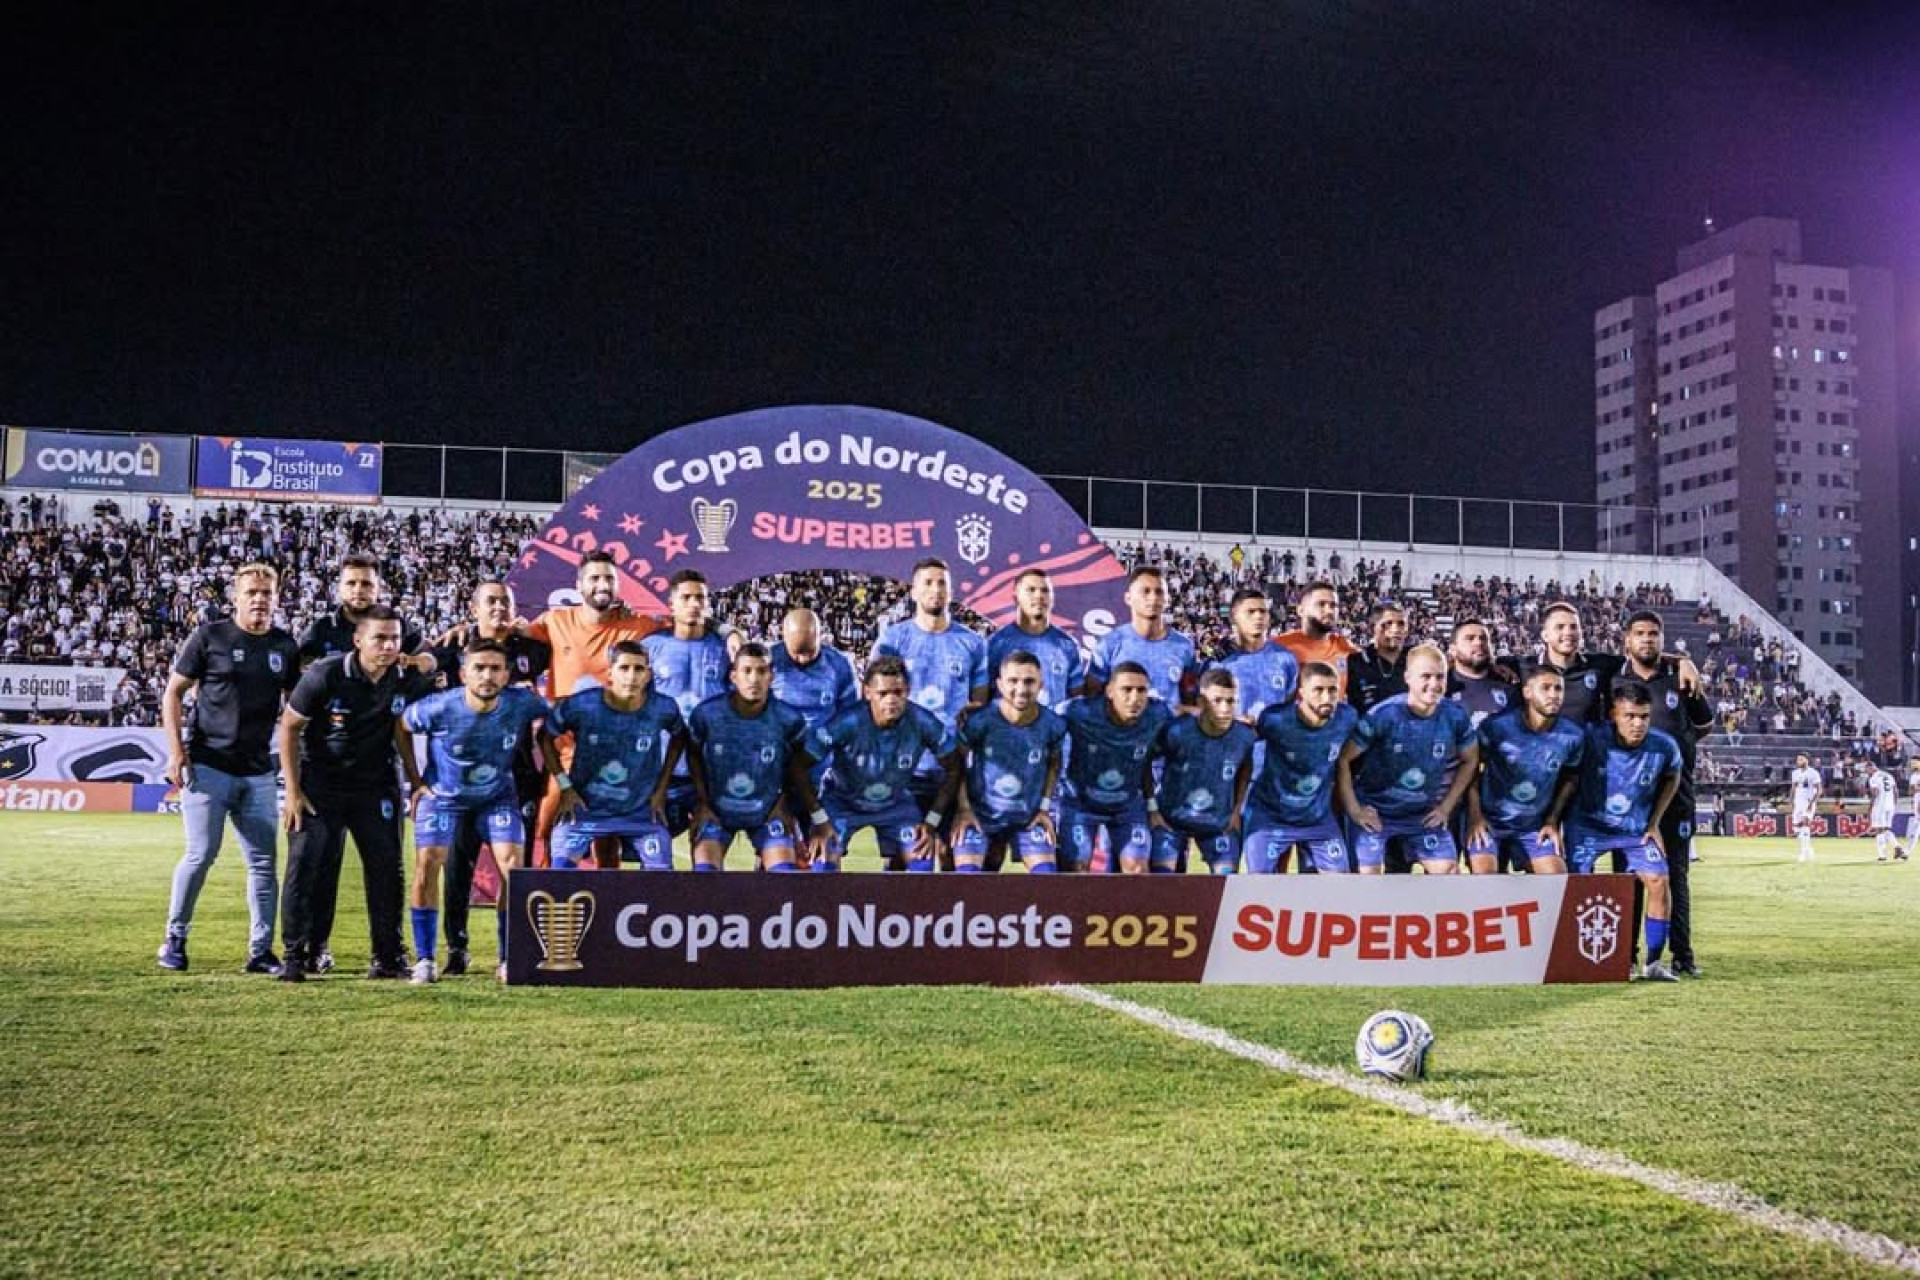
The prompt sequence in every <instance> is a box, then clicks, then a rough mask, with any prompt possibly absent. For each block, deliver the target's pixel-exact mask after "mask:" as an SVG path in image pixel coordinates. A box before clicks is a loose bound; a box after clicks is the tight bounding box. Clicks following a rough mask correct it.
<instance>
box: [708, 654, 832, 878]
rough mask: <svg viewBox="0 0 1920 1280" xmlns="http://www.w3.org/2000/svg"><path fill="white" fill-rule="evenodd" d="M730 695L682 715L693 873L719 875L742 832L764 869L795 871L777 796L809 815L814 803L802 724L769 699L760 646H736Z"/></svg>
mask: <svg viewBox="0 0 1920 1280" xmlns="http://www.w3.org/2000/svg"><path fill="white" fill-rule="evenodd" d="M732 684H733V692H731V693H723V694H721V695H720V696H718V697H716V698H709V699H707V700H706V701H705V702H703V703H701V704H700V705H699V706H698V707H696V708H694V712H693V714H692V715H691V716H689V717H687V743H688V751H687V758H688V761H689V762H690V764H691V766H692V775H693V793H694V811H693V869H694V870H695V871H701V872H712V871H720V870H723V869H724V868H725V866H726V858H727V846H728V845H730V844H732V843H733V838H734V836H736V835H738V834H740V833H741V832H743V831H744V832H746V834H747V839H748V841H749V842H750V843H751V844H752V845H753V849H754V853H755V855H756V856H757V857H758V859H759V862H760V868H761V870H763V871H798V870H799V869H800V868H799V865H798V863H797V862H796V861H795V859H796V858H797V857H798V854H797V853H796V852H795V850H796V848H797V843H796V841H795V839H794V824H793V819H792V818H791V817H790V816H789V815H788V814H787V810H786V803H785V801H784V799H783V798H782V796H783V792H791V793H792V794H795V795H798V796H799V797H801V802H802V803H803V804H805V805H806V806H807V808H808V809H809V810H810V811H812V812H815V813H818V812H819V801H818V800H817V799H815V797H814V793H813V783H812V782H811V781H809V780H808V778H807V769H806V752H805V749H804V748H805V744H806V737H807V722H806V720H805V719H804V718H803V717H802V716H801V714H800V713H799V712H798V711H795V710H794V709H793V708H792V707H789V706H788V705H786V704H785V703H784V702H776V701H775V700H774V699H773V697H772V691H773V667H772V663H771V661H770V655H769V654H768V652H767V647H766V646H765V645H763V644H759V643H757V642H756V643H749V644H743V645H741V646H740V651H739V652H738V653H736V654H734V655H733V672H732Z"/></svg>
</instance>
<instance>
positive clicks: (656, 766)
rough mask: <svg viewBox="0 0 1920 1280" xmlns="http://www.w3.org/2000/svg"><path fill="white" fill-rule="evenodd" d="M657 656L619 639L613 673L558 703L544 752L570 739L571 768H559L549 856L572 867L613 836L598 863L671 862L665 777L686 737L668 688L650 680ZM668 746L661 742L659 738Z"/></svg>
mask: <svg viewBox="0 0 1920 1280" xmlns="http://www.w3.org/2000/svg"><path fill="white" fill-rule="evenodd" d="M652 680H653V659H652V658H651V657H650V656H649V655H648V653H647V650H646V646H645V645H644V644H642V643H641V642H640V641H638V640H616V641H614V642H613V651H612V652H611V653H610V654H608V655H607V683H606V684H605V686H603V687H601V688H598V689H582V690H580V692H578V693H576V694H573V695H572V696H570V697H566V698H562V699H560V701H558V702H556V703H555V704H554V705H553V710H552V712H551V713H550V714H549V715H548V716H547V720H546V726H545V729H544V731H543V736H542V738H541V755H542V756H543V757H544V758H546V759H548V760H555V761H557V760H559V758H560V750H559V748H558V746H557V744H556V743H555V742H554V739H556V738H562V737H564V738H567V739H569V743H570V750H569V751H568V753H567V754H568V756H569V758H570V759H571V760H572V761H573V763H572V765H571V766H570V768H569V769H566V770H562V771H560V772H559V773H558V774H557V775H556V776H555V778H554V785H555V786H557V787H559V788H560V816H559V820H558V821H557V822H555V823H554V827H553V837H552V844H551V850H552V857H553V865H554V866H555V867H558V868H560V869H561V870H572V869H574V868H576V867H578V866H579V865H580V861H581V859H582V858H584V857H586V856H587V854H589V853H592V852H593V851H594V847H595V843H596V842H600V843H601V844H603V845H605V844H613V845H615V846H616V848H614V849H613V850H611V851H609V852H608V853H607V854H606V856H605V857H601V856H599V855H596V856H595V859H594V865H596V866H598V867H600V868H602V869H604V870H609V871H617V870H619V868H620V862H621V858H622V856H623V855H624V856H625V857H626V858H627V859H629V860H634V861H638V862H639V864H640V866H641V867H642V868H643V869H645V870H647V871H671V870H673V835H672V833H671V832H669V831H668V830H667V818H666V805H667V782H668V779H669V778H670V777H671V769H672V766H673V761H674V760H675V758H677V757H678V756H679V755H680V753H681V752H682V751H683V750H685V747H686V727H685V722H684V721H683V720H682V719H681V716H680V708H679V707H678V706H677V705H675V703H674V701H673V699H672V698H669V697H667V696H666V695H665V694H664V693H661V692H659V691H658V690H656V689H654V688H652V687H651V686H652ZM663 740H664V741H665V743H666V746H665V748H664V754H663V749H662V747H661V743H662V741H663Z"/></svg>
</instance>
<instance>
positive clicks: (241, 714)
mask: <svg viewBox="0 0 1920 1280" xmlns="http://www.w3.org/2000/svg"><path fill="white" fill-rule="evenodd" d="M227 593H228V595H229V597H230V598H231V599H232V601H233V616H232V617H231V618H227V619H224V620H222V621H219V622H209V623H207V624H206V625H204V626H200V627H196V628H194V630H193V632H192V633H191V634H189V635H188V636H187V639H186V642H185V643H184V644H182V645H181V646H180V651H179V653H178V654H177V655H175V657H174V660H173V671H172V673H171V674H170V675H169V676H168V677H167V688H166V692H165V693H164V694H163V695H162V696H161V701H160V723H161V725H162V727H163V732H164V733H165V734H166V738H167V781H168V782H170V783H172V784H173V785H174V786H176V787H178V788H180V817H181V821H182V825H183V826H184V827H185V828H186V834H187V847H186V852H185V853H184V854H183V855H182V857H181V859H180V863H179V865H178V866H176V867H175V868H174V869H173V896H172V899H171V901H170V902H169V903H168V904H167V932H166V937H165V939H164V940H163V941H162V942H161V944H160V954H159V962H160V967H161V968H163V969H185V968H186V967H187V931H188V930H189V929H191V928H192V927H193V908H194V905H195V904H196V903H197V902H198V901H199V900H200V890H201V888H202V887H203V886H205V884H206V882H207V873H208V872H209V871H211V870H212V869H213V860H214V859H215V858H217V857H218V856H219V855H220V840H221V837H222V835H224V834H225V832H226V827H227V823H228V822H229V821H231V822H232V823H233V830H234V834H235V835H237V836H238V837H239V838H240V851H241V853H242V854H243V855H244V856H245V858H246V860H247V916H248V919H249V922H250V936H249V939H248V945H247V963H246V972H248V973H276V972H278V971H279V967H280V960H279V957H277V956H275V955H274V954H273V923H274V906H275V900H276V898H277V897H278V895H279V892H280V889H279V884H278V882H277V881H276V880H275V877H274V863H275V859H276V858H277V856H278V853H279V821H278V816H279V815H278V813H277V811H276V806H277V803H278V801H277V798H276V796H275V780H274V768H273V756H272V752H271V743H272V738H273V722H274V718H275V717H276V716H278V715H279V714H280V703H281V699H282V698H284V697H285V696H286V694H287V693H288V692H290V691H291V690H292V689H293V687H294V685H295V683H296V682H298V680H299V679H300V656H299V648H298V646H297V645H296V644H295V643H294V639H293V637H292V636H291V635H289V634H288V633H287V632H286V631H284V630H282V629H281V628H279V627H276V626H274V625H273V612H274V609H275V608H276V607H277V606H278V605H279V603H280V575H279V574H278V573H277V572H276V571H275V570H274V569H273V567H272V566H271V565H265V564H246V565H241V566H240V567H239V568H238V569H236V570H234V572H233V581H232V582H231V583H230V584H229V585H228V588H227ZM196 689H197V690H198V691H199V692H198V694H197V696H196V698H195V701H194V705H193V709H192V711H188V710H186V707H185V698H186V695H187V693H188V692H189V691H190V690H196Z"/></svg>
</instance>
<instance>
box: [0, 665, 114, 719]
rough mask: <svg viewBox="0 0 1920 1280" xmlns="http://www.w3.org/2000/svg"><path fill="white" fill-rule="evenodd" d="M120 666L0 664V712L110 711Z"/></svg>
mask: <svg viewBox="0 0 1920 1280" xmlns="http://www.w3.org/2000/svg"><path fill="white" fill-rule="evenodd" d="M126 677H127V672H126V669H125V668H124V667H71V666H66V667H60V666H48V665H43V664H41V663H36V662H8V663H0V711H111V710H113V695H114V691H115V690H117V689H119V687H120V682H121V681H122V680H124V679H126Z"/></svg>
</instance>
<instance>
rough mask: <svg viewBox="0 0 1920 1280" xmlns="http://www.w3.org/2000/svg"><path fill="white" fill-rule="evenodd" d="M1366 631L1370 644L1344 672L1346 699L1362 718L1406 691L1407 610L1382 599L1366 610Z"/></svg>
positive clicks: (1356, 655) (1354, 658)
mask: <svg viewBox="0 0 1920 1280" xmlns="http://www.w3.org/2000/svg"><path fill="white" fill-rule="evenodd" d="M1367 628H1368V630H1370V631H1371V632H1372V633H1373V643H1372V644H1370V645H1368V646H1367V647H1366V648H1364V649H1362V650H1361V651H1360V652H1359V653H1357V654H1355V655H1354V656H1353V662H1352V664H1351V665H1350V666H1349V667H1348V669H1347V700H1348V701H1349V702H1351V703H1353V709H1354V710H1355V711H1358V712H1359V713H1360V714H1361V715H1365V714H1366V713H1367V712H1368V711H1370V710H1371V709H1372V708H1374V707H1376V706H1378V705H1380V704H1381V703H1382V702H1385V701H1386V700H1387V699H1388V698H1391V697H1393V695H1395V694H1396V693H1405V692H1406V691H1407V611H1406V610H1405V609H1403V608H1401V607H1400V606H1399V605H1397V604H1395V603H1394V602H1393V601H1391V600H1382V601H1380V602H1379V603H1377V604H1375V605H1374V606H1373V608H1372V609H1371V610H1369V611H1368V613H1367Z"/></svg>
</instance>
